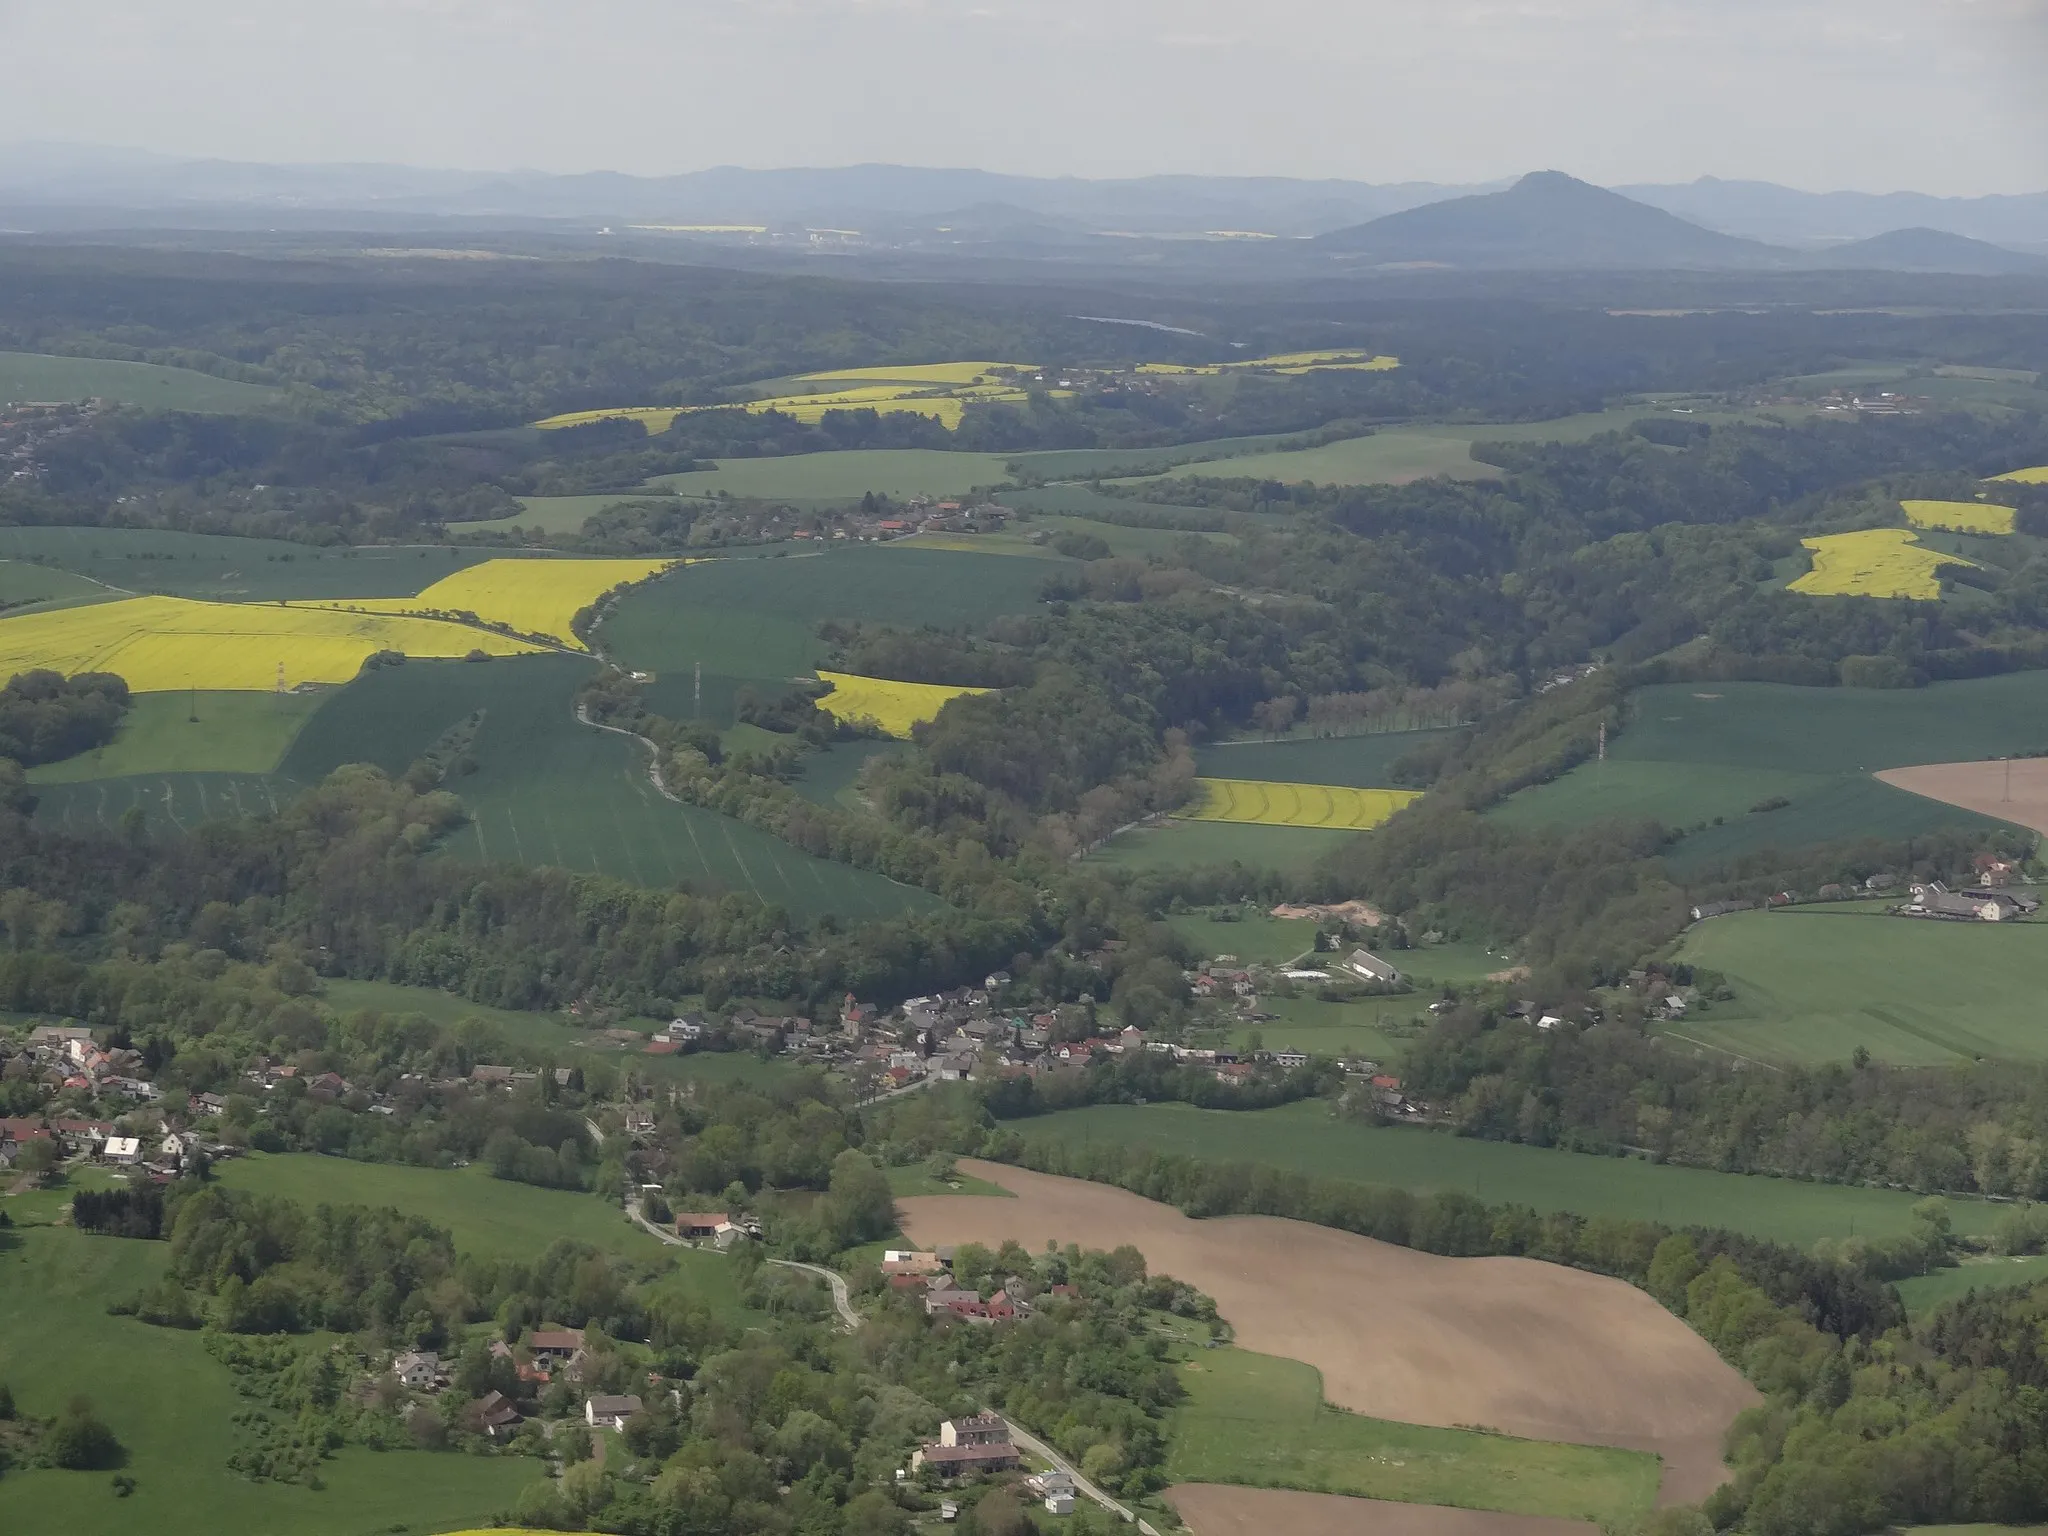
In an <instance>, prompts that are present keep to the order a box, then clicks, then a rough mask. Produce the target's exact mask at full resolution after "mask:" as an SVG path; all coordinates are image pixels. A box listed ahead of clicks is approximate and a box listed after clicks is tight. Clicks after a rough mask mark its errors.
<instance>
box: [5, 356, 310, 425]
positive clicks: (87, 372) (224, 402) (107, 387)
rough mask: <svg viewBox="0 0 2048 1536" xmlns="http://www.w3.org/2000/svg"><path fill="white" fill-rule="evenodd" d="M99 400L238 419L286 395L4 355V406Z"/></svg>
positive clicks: (179, 375) (152, 369)
mask: <svg viewBox="0 0 2048 1536" xmlns="http://www.w3.org/2000/svg"><path fill="white" fill-rule="evenodd" d="M86 399H100V400H111V401H113V402H114V403H115V404H117V405H139V406H142V407H144V408H146V409H151V410H159V411H197V412H201V413H204V414H208V415H239V414H241V413H242V412H245V411H260V410H265V409H267V408H269V407H270V406H273V405H277V404H279V403H280V402H282V400H283V399H284V393H283V391H282V390H277V389H273V388H271V387H270V386H269V385H268V384H244V383H242V382H241V381H239V380H237V379H222V378H216V377H215V376H214V375H212V374H210V373H201V372H199V371H198V370H197V369H194V368H166V367H163V366H161V365H159V364H156V363H126V362H119V361H116V360H114V359H112V358H102V357H53V356H50V355H48V354H46V353H41V352H0V401H8V400H37V401H46V402H47V401H65V400H74V401H75V400H86Z"/></svg>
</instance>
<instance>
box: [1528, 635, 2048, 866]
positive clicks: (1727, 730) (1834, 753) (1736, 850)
mask: <svg viewBox="0 0 2048 1536" xmlns="http://www.w3.org/2000/svg"><path fill="white" fill-rule="evenodd" d="M2044 721H2048V673H2043V672H2014V673H2009V674H2007V675H2005V676H2003V677H1986V678H1972V679H1969V680H1966V681H1962V682H1953V683H1936V684H1934V685H1933V686H1931V687H1927V688H1913V689H1870V688H1799V687H1793V686H1790V685H1787V684H1782V683H1712V684H1699V685H1693V684H1683V683H1674V684H1662V685H1659V686H1657V687H1653V688H1644V689H1640V690H1638V691H1637V693H1636V694H1635V696H1634V698H1633V699H1632V700H1631V703H1630V718H1629V721H1628V723H1627V725H1626V726H1625V727H1624V729H1623V730H1622V731H1621V732H1620V733H1619V734H1618V735H1616V736H1615V737H1613V738H1612V739H1611V740H1610V741H1609V742H1608V752H1607V756H1608V760H1607V761H1606V762H1604V763H1599V762H1594V763H1585V764H1582V765H1581V766H1579V767H1578V768H1575V769H1573V770H1572V771H1571V772H1570V773H1568V774H1566V775H1565V776H1564V777H1562V778H1560V779H1557V780H1555V781H1553V782H1552V783H1549V784H1544V785H1539V786H1537V787H1536V788H1534V789H1529V790H1524V791H1523V792H1522V793H1521V794H1519V795H1516V796H1514V797H1513V798H1512V799H1510V800H1508V801H1507V802H1506V803H1505V804H1503V805H1502V806H1500V807H1498V808H1496V809H1495V810H1494V811H1493V812H1492V813H1491V814H1493V815H1496V816H1499V817H1501V818H1502V819H1503V820H1506V821H1509V822H1513V823H1517V824H1520V825H1524V826H1565V827H1571V826H1583V825H1586V824H1587V823H1589V822H1593V821H1597V820H1604V819H1610V818H1613V817H1616V816H1644V817H1650V818H1653V819H1655V820H1658V821H1661V822H1663V823H1664V824H1665V825H1667V826H1671V827H1678V828H1688V827H1695V826H1698V824H1699V823H1701V822H1706V823H1708V825H1707V826H1706V827H1704V828H1702V829H1700V830H1698V831H1695V832H1692V833H1691V834H1690V835H1688V836H1687V837H1686V838H1685V839H1684V840H1683V841H1682V842H1681V843H1679V844H1678V846H1677V847H1676V849H1674V850H1673V852H1672V854H1671V856H1670V858H1671V862H1672V863H1673V865H1674V866H1675V867H1676V868H1678V869H1680V870H1681V871H1682V870H1685V869H1690V868H1697V867H1701V866H1703V865H1706V864H1709V863H1713V862H1716V861H1718V860H1721V859H1725V858H1731V857H1734V856H1736V855H1739V854H1743V853H1749V852H1753V851H1755V850H1757V849H1760V848H1765V847H1770V846H1773V845H1775V846H1778V847H1797V846H1801V845H1804V844H1809V843H1816V842H1826V841H1833V840H1835V839H1840V838H1848V837H1858V836H1870V837H1887V838H1898V837H1910V836H1915V835H1918V834H1921V833H1925V832H1929V831H1933V830H1935V829H1937V828H1941V827H1980V828H1985V829H1987V830H1988V829H1989V828H1991V827H1993V826H1995V825H1997V823H1995V822H1993V821H1991V820H1989V819H1987V818H1985V817H1982V816H1978V815H1975V814H1974V813H1972V812H1969V811H1965V810H1961V809H1958V808H1957V807H1954V806H1948V805H1943V804H1941V803H1940V802H1939V801H1935V800H1929V799H1926V798H1924V797H1923V796H1920V795H1913V794H1908V793H1907V792H1906V791H1904V790H1901V789H1894V788H1892V787H1891V786H1890V785H1888V784H1880V783H1878V782H1877V781H1876V780H1874V779H1872V778H1871V777H1870V775H1871V774H1872V773H1874V772H1876V771H1877V770H1879V769H1882V768H1900V767H1906V766H1908V765H1910V764H1914V763H1942V762H1962V761H1968V760H1973V759H1980V758H1990V757H1999V756H2005V755H2024V754H2027V753H2031V752H2034V751H2036V750H2040V749H2043V748H2048V723H2044ZM1771 798H1784V799H1786V800H1789V801H1790V802H1791V803H1790V804H1789V805H1787V806H1783V807H1781V808H1778V809H1776V810H1771V811H1761V812H1759V811H1752V810H1751V809H1750V807H1752V806H1755V805H1757V804H1759V803H1761V802H1763V801H1765V800H1768V799H1771ZM1717 816H1718V817H1720V818H1722V823H1721V825H1719V826H1715V825H1712V823H1713V820H1714V818H1715V817H1717Z"/></svg>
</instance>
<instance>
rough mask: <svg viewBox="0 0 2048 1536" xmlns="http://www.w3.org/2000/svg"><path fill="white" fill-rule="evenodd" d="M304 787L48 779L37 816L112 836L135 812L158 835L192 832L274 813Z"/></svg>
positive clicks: (250, 781)
mask: <svg viewBox="0 0 2048 1536" xmlns="http://www.w3.org/2000/svg"><path fill="white" fill-rule="evenodd" d="M170 697H173V698H176V697H178V695H175V694H173V695H171V696H170ZM253 697H256V698H261V697H263V695H261V694H256V695H253ZM303 787H304V786H302V785H299V784H295V783H293V782H292V781H291V780H289V779H286V778H283V777H281V776H280V775H277V774H272V773H137V774H129V775H127V776H125V777H122V778H109V779H80V780H68V781H58V782H54V783H52V782H48V781H44V782H41V783H39V784H38V785H37V787H36V810H35V816H36V821H37V823H38V824H39V825H41V826H45V827H53V828H56V829H58V830H60V831H65V832H88V831H99V832H110V831H114V830H116V829H118V828H119V827H120V825H121V821H122V818H123V817H125V816H126V815H127V814H128V813H129V812H130V811H131V810H132V811H139V812H140V813H141V815H142V819H143V822H144V824H145V825H146V826H147V827H149V829H150V830H151V831H152V832H154V833H159V834H161V833H168V832H190V831H192V830H193V829H194V828H196V827H199V826H201V825H203V824H204V823H206V822H209V821H219V820H221V819H223V818H225V817H230V816H267V815H275V814H276V813H277V812H279V811H281V810H283V809H284V808H285V807H286V806H288V805H290V804H291V802H292V801H293V799H295V798H296V797H297V795H298V793H299V791H300V790H301V789H302V788H303Z"/></svg>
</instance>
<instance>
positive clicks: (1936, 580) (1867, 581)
mask: <svg viewBox="0 0 2048 1536" xmlns="http://www.w3.org/2000/svg"><path fill="white" fill-rule="evenodd" d="M1799 542H1800V543H1802V544H1804V545H1805V546H1806V547H1807V548H1808V549H1809V550H1811V551H1812V552H1813V569H1812V570H1810V571H1808V572H1807V573H1806V574H1805V575H1803V576H1798V577H1795V578H1794V579H1793V581H1792V582H1791V585H1790V588H1789V590H1791V591H1793V592H1803V593H1805V594H1806V595H1807V596H1808V597H1903V598H1910V599H1912V600H1913V601H1915V602H1924V603H1931V602H1935V601H1938V600H1939V599H1940V597H1941V568H1942V567H1943V566H1945V565H1974V564H1975V563H1976V562H1975V561H1972V560H1965V559H1963V558H1962V557H1961V556H1960V555H1945V554H1942V553H1941V552H1940V551H1939V550H1933V549H1929V548H1928V547H1927V546H1926V545H1924V544H1922V543H1921V542H1920V539H1919V536H1918V535H1916V534H1913V533H1909V532H1908V531H1907V530H1905V529H1903V528H1865V529H1862V530H1860V531H1858V532H1856V533H1824V534H1820V535H1818V536H1817V537H1815V538H1811V539H1801V540H1800V541H1799Z"/></svg>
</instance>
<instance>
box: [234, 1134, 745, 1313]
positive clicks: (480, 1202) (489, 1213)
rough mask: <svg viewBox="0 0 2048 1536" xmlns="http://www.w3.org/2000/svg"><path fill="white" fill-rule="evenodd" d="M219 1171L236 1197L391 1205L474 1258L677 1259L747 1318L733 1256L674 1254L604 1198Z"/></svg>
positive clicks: (361, 1169) (475, 1180)
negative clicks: (240, 1193) (562, 1254)
mask: <svg viewBox="0 0 2048 1536" xmlns="http://www.w3.org/2000/svg"><path fill="white" fill-rule="evenodd" d="M215 1172H216V1173H217V1175H218V1176H219V1178H220V1181H221V1182H222V1183H223V1184H225V1185H227V1186H228V1187H229V1188H230V1189H249V1190H255V1191H257V1192H258V1193H261V1194H267V1195H283V1196H285V1197H286V1198H288V1199H292V1200H298V1201H301V1202H303V1203H305V1204H307V1205H318V1204H322V1203H326V1204H330V1205H368V1206H377V1207H382V1206H391V1207H393V1208H395V1209H397V1210H400V1211H403V1212H405V1213H406V1214H407V1215H410V1216H420V1217H424V1218H425V1219H426V1220H428V1221H431V1222H432V1223H434V1225H435V1226H437V1227H446V1228H447V1229H448V1231H449V1232H450V1233H451V1234H453V1236H454V1238H455V1246H456V1248H457V1249H459V1250H461V1251H462V1252H464V1253H477V1254H491V1255H495V1256H497V1257H500V1258H522V1257H523V1258H532V1257H534V1256H536V1255H538V1254H539V1253H540V1251H541V1250H542V1249H543V1248H545V1247H547V1245H548V1244H549V1243H551V1242H553V1241H554V1240H555V1239H556V1238H558V1237H566V1238H568V1239H570V1240H571V1241H572V1242H578V1243H587V1244H588V1245H590V1246H591V1247H593V1248H601V1249H603V1250H605V1251H606V1252H607V1253H616V1254H623V1255H625V1256H626V1257H628V1258H632V1259H637V1260H648V1259H658V1258H660V1257H661V1256H662V1255H663V1254H664V1253H669V1254H671V1255H672V1256H673V1257H674V1258H675V1260H676V1262H677V1265H678V1267H679V1269H680V1272H681V1273H682V1274H683V1275H684V1276H685V1277H686V1278H687V1279H688V1280H690V1281H691V1282H693V1283H694V1285H695V1287H696V1289H697V1292H698V1294H699V1295H701V1296H702V1297H703V1299H704V1301H705V1302H706V1303H707V1304H708V1305H710V1306H711V1307H712V1308H713V1309H714V1310H716V1311H719V1312H722V1313H726V1314H729V1315H730V1314H737V1313H738V1312H739V1311H740V1299H739V1288H738V1286H737V1285H736V1284H735V1283H734V1282H733V1278H732V1269H731V1266H729V1265H728V1264H727V1263H726V1261H725V1256H724V1255H723V1254H714V1253H704V1252H698V1251H695V1250H685V1249H670V1248H668V1247H667V1246H666V1245H664V1244H663V1243H661V1242H659V1241H657V1240H656V1239H655V1238H654V1237H653V1236H652V1234H650V1233H648V1232H647V1231H645V1230H644V1229H642V1228H641V1227H639V1226H637V1225H635V1224H634V1223H633V1222H631V1221H628V1220H627V1219H626V1215H625V1213H624V1212H623V1211H621V1210H620V1209H619V1208H618V1207H617V1206H615V1205H613V1204H612V1203H611V1202H610V1201H607V1200H602V1199H600V1198H599V1197H598V1196H596V1195H591V1194H581V1193H578V1192H576V1191H574V1190H567V1189H539V1188H536V1187H535V1186H534V1185H531V1184H516V1183H513V1182H512V1181H511V1180H509V1179H494V1178H492V1177H491V1175H490V1174H489V1173H488V1172H486V1171H485V1170H484V1169H483V1168H482V1167H481V1166H480V1165H475V1164H472V1165H471V1166H470V1167H467V1168H453V1169H448V1168H408V1167H405V1166H403V1165H401V1164H397V1163H354V1162H350V1161H349V1160H348V1159H347V1158H345V1157H322V1156H321V1155H320V1154H319V1153H317V1152H278V1153H263V1152H251V1153H249V1154H248V1155H246V1156H243V1157H237V1158H231V1159H229V1160H228V1161H226V1162H223V1163H221V1164H220V1165H219V1167H218V1168H217V1169H216V1170H215Z"/></svg>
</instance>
